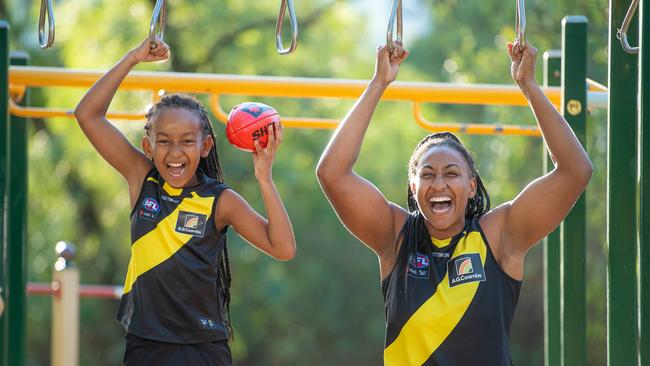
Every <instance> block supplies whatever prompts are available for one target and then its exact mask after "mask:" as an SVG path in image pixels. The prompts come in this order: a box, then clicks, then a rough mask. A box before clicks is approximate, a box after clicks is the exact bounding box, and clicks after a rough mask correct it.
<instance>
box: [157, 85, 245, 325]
mask: <svg viewBox="0 0 650 366" xmlns="http://www.w3.org/2000/svg"><path fill="white" fill-rule="evenodd" d="M171 108H181V109H185V110H187V111H190V112H192V113H194V115H195V116H196V117H197V118H198V119H199V121H201V124H202V132H203V136H204V137H205V136H210V137H211V138H212V141H213V144H212V149H210V152H209V153H208V156H207V157H205V158H204V157H201V160H200V161H199V167H198V169H199V170H201V171H202V172H203V173H204V174H205V175H207V176H208V177H210V178H212V179H215V180H217V181H219V182H222V183H223V181H224V179H223V170H222V169H221V164H219V154H218V153H217V139H216V137H215V135H214V131H213V130H212V124H211V123H210V118H209V115H208V111H207V110H206V109H205V107H204V106H203V104H201V102H200V101H199V100H198V99H196V98H195V97H193V96H191V95H183V94H171V95H165V96H164V97H162V99H160V101H159V102H158V103H156V104H154V105H153V107H151V109H149V111H148V112H147V115H146V119H147V122H146V124H145V126H144V130H145V131H146V133H147V134H149V132H150V131H151V128H152V123H153V121H154V120H155V119H156V117H158V115H159V114H160V113H161V112H162V111H164V110H166V109H171ZM218 271H219V280H218V283H217V293H218V295H219V296H221V299H222V300H223V303H224V307H225V310H226V312H225V315H226V319H225V321H226V326H227V329H228V335H229V337H230V338H232V334H233V332H232V326H231V324H230V282H231V279H232V277H231V274H230V263H229V260H228V247H227V245H226V237H225V236H224V238H223V255H222V256H221V259H220V260H219V269H218Z"/></svg>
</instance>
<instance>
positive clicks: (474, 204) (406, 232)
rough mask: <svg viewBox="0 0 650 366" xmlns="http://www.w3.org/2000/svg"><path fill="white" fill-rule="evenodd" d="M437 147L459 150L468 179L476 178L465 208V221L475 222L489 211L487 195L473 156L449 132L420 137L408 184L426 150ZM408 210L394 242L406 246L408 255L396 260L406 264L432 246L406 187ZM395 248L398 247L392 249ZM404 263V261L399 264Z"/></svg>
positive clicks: (410, 161)
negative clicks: (417, 253) (472, 194)
mask: <svg viewBox="0 0 650 366" xmlns="http://www.w3.org/2000/svg"><path fill="white" fill-rule="evenodd" d="M436 146H447V147H450V148H452V149H454V150H456V151H458V152H459V153H460V154H461V156H463V158H464V159H465V161H466V162H467V165H468V166H469V169H470V172H471V173H470V174H471V178H475V179H476V188H477V190H476V194H475V195H474V197H472V198H470V199H469V200H468V202H467V208H466V209H465V219H469V220H471V219H474V218H479V217H481V216H483V215H484V214H486V213H487V212H488V211H490V195H489V194H488V192H487V189H486V188H485V185H484V184H483V181H482V180H481V177H480V176H479V174H478V170H477V169H476V165H475V163H474V158H473V157H472V154H471V152H470V151H469V150H468V149H467V147H465V145H463V143H462V142H460V140H459V139H458V137H456V136H455V135H454V134H452V133H451V132H438V133H434V134H431V135H428V136H426V137H425V138H423V139H422V140H421V141H420V142H419V143H418V144H417V145H416V147H415V150H414V151H413V154H412V155H411V159H410V160H409V164H408V177H409V182H411V180H412V179H413V178H415V176H416V167H417V165H418V163H419V162H420V158H422V156H423V155H424V154H425V153H426V152H427V151H429V150H430V149H431V148H432V147H436ZM407 200H408V210H409V213H410V216H409V218H408V219H407V220H406V223H405V224H404V226H403V227H402V229H401V230H400V233H399V235H398V236H397V242H396V243H399V242H400V240H403V243H402V245H406V252H405V253H407V256H405V257H404V258H401V259H400V258H398V261H400V260H401V261H404V260H406V261H408V258H409V257H410V256H411V255H413V256H414V255H415V254H416V252H418V251H420V252H422V253H429V254H430V252H431V245H430V241H429V240H425V238H428V237H429V232H428V231H427V228H426V226H425V224H424V220H425V219H424V215H423V214H422V211H420V209H419V208H418V204H417V201H416V199H415V196H414V194H413V191H411V185H410V184H409V185H408V193H407ZM395 248H396V249H397V245H396V247H395ZM402 263H403V262H402Z"/></svg>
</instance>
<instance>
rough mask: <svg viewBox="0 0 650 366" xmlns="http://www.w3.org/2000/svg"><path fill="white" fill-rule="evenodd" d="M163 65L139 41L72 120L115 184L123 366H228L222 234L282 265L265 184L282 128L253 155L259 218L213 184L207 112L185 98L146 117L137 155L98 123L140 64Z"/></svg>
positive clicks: (281, 243)
mask: <svg viewBox="0 0 650 366" xmlns="http://www.w3.org/2000/svg"><path fill="white" fill-rule="evenodd" d="M167 58H169V47H168V46H167V45H166V44H165V43H163V42H162V41H160V40H157V41H156V47H153V48H152V47H150V45H149V41H148V40H147V39H145V40H144V41H143V42H142V43H141V44H140V45H139V46H138V47H136V48H135V49H133V50H131V51H130V52H128V53H127V54H126V56H124V57H123V58H122V59H121V60H120V61H119V62H118V63H117V64H116V65H115V66H114V67H113V68H112V69H111V70H109V71H108V72H107V73H106V74H105V75H104V76H103V77H102V78H101V79H99V80H98V81H97V82H96V83H95V84H94V85H93V86H92V88H91V89H90V90H89V91H88V92H87V93H86V95H85V96H84V97H83V99H82V100H81V102H80V103H79V105H78V106H77V108H76V110H75V116H76V117H77V120H78V121H79V125H80V126H81V129H82V130H83V132H84V133H85V134H86V136H87V137H88V139H89V140H90V142H91V143H92V144H93V146H94V147H95V149H97V151H98V152H99V154H100V155H101V156H102V157H103V158H104V159H105V160H106V161H107V162H108V163H109V164H110V165H111V166H113V167H114V168H115V169H116V170H117V171H118V172H120V174H122V175H123V176H124V178H125V179H126V182H127V184H128V188H129V197H130V200H131V206H132V208H133V210H132V212H131V240H132V245H131V260H130V263H129V267H128V272H127V276H126V281H125V285H124V295H123V296H122V301H121V303H120V308H119V311H118V314H117V320H118V321H120V323H121V324H122V326H123V327H124V329H125V330H126V332H127V337H126V352H125V354H124V364H126V365H230V364H231V357H230V349H229V347H228V343H227V342H228V339H229V337H230V336H231V327H230V320H229V316H228V314H229V304H230V292H229V288H230V268H229V264H228V251H227V249H226V231H227V228H228V227H229V226H231V227H232V228H233V229H234V230H235V231H236V232H237V233H238V234H239V235H241V236H242V237H243V238H244V239H245V240H246V241H248V242H249V243H251V244H252V245H254V246H255V247H257V248H258V249H260V250H262V251H263V252H265V253H266V254H268V255H270V256H272V257H274V258H276V259H278V260H289V259H292V258H293V257H294V255H295V253H296V242H295V238H294V234H293V229H292V227H291V222H290V221H289V217H288V216H287V213H286V211H285V208H284V205H283V203H282V200H281V199H280V195H279V194H278V191H277V190H276V188H275V185H274V183H273V179H272V176H271V168H272V165H273V159H274V157H275V153H276V151H277V149H278V147H279V145H280V143H281V142H282V128H281V127H280V126H277V129H271V130H270V131H269V140H268V144H267V146H266V147H265V148H261V147H260V146H259V144H257V143H256V145H255V147H256V149H257V151H256V152H253V154H252V155H253V164H254V167H255V178H256V179H257V181H258V183H259V186H260V191H261V193H262V198H263V200H264V206H265V208H266V213H267V215H268V220H267V219H265V218H264V217H262V216H260V215H259V214H258V213H257V212H255V211H254V210H253V209H252V208H251V207H250V205H249V204H248V203H247V202H246V200H244V199H243V198H242V197H241V196H240V195H238V194H237V193H236V192H235V191H233V190H232V189H230V188H229V187H227V186H226V185H225V184H224V183H223V175H222V171H221V167H220V165H219V159H218V155H217V150H216V147H215V143H216V140H215V137H214V134H213V132H212V127H211V125H210V120H209V119H208V113H207V112H206V110H205V109H204V107H203V106H202V105H201V104H200V103H199V102H198V101H197V100H196V99H195V98H192V97H188V96H182V95H169V96H165V97H163V98H162V99H161V101H160V102H158V103H157V104H156V105H154V106H153V107H152V108H151V110H149V112H148V113H147V116H146V119H147V123H146V125H145V131H146V134H145V135H144V137H143V138H142V149H143V152H141V151H139V150H138V149H136V148H135V147H134V146H132V145H131V144H130V143H129V142H128V141H127V139H126V138H125V137H124V136H123V135H122V134H121V133H120V132H119V131H118V130H117V129H116V128H115V127H113V126H112V125H111V124H110V123H109V122H108V121H107V120H106V111H107V109H108V106H109V104H110V102H111V100H112V99H113V96H114V94H115V92H116V91H117V89H118V87H119V85H120V83H121V82H122V80H123V79H124V78H125V77H126V75H127V74H128V73H129V71H130V70H131V69H132V68H133V67H134V66H136V65H137V64H138V63H140V62H143V61H158V60H165V59H167Z"/></svg>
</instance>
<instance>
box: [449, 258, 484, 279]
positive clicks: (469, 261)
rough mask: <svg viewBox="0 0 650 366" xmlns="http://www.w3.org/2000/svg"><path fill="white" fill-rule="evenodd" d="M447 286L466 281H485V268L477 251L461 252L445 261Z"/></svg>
mask: <svg viewBox="0 0 650 366" xmlns="http://www.w3.org/2000/svg"><path fill="white" fill-rule="evenodd" d="M447 274H448V275H449V287H454V286H458V285H461V284H463V283H468V282H480V281H485V270H484V268H483V262H482V261H481V255H480V254H479V253H468V254H461V255H459V256H457V257H454V258H452V259H451V260H450V261H449V262H447Z"/></svg>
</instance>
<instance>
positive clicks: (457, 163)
mask: <svg viewBox="0 0 650 366" xmlns="http://www.w3.org/2000/svg"><path fill="white" fill-rule="evenodd" d="M410 184H411V191H412V192H414V197H415V199H416V201H417V203H418V207H419V209H420V211H421V212H422V214H423V215H424V217H425V225H426V226H427V229H428V230H429V234H430V235H432V236H434V237H436V238H438V239H446V238H449V237H452V236H454V235H456V234H458V233H459V232H460V231H462V229H463V227H464V226H465V210H466V208H467V203H468V200H469V199H470V198H472V197H474V195H475V194H476V178H474V177H473V174H471V172H470V168H469V166H468V163H467V161H466V160H465V159H464V158H463V156H462V155H461V154H460V153H459V152H458V151H456V150H455V149H453V148H451V147H448V146H444V145H441V146H433V147H431V148H430V149H429V150H428V151H426V152H424V153H423V154H422V156H421V157H420V159H419V161H418V163H417V165H416V167H415V175H414V176H413V177H412V178H411V182H410Z"/></svg>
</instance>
